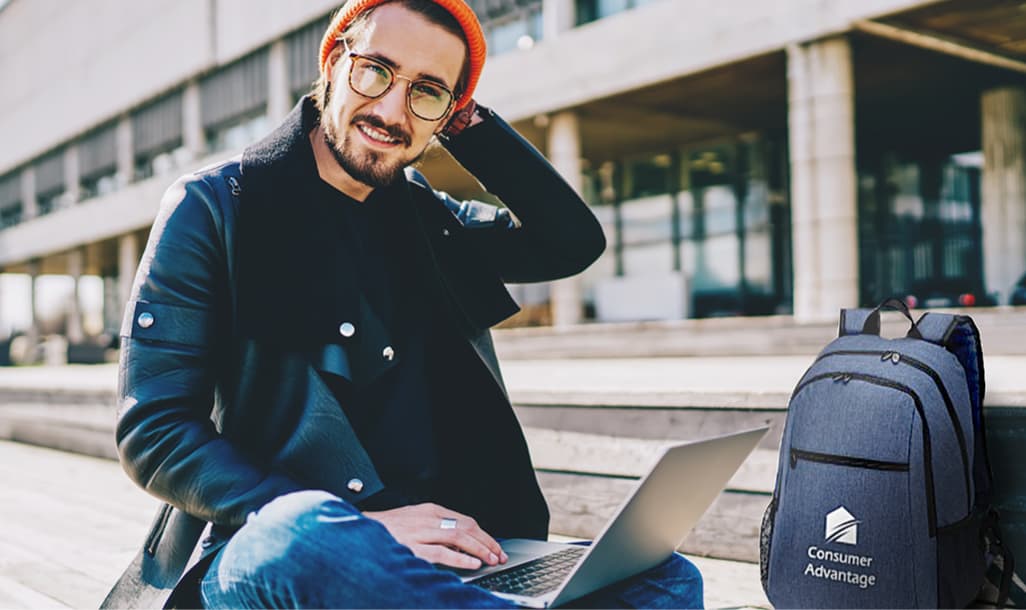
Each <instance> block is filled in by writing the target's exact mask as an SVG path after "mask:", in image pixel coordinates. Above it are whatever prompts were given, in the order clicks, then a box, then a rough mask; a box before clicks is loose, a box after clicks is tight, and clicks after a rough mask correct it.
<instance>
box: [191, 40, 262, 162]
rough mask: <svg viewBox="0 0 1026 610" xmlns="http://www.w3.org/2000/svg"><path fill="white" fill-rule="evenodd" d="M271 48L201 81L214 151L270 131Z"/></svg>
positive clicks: (205, 126)
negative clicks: (269, 52)
mask: <svg viewBox="0 0 1026 610" xmlns="http://www.w3.org/2000/svg"><path fill="white" fill-rule="evenodd" d="M267 56H268V53H267V49H262V50H260V51H257V52H256V53H253V54H251V55H249V56H248V57H245V58H243V59H240V60H239V61H237V62H235V63H233V64H231V65H229V66H227V67H225V68H222V69H221V70H219V71H218V72H216V73H214V74H212V75H210V76H208V77H206V78H205V79H203V80H202V81H200V104H201V106H200V114H201V115H202V120H203V129H204V131H205V132H206V136H207V148H208V150H209V151H211V152H218V151H222V150H229V149H232V148H237V147H240V146H244V145H246V144H249V143H250V142H252V141H253V140H255V139H257V138H258V137H259V136H261V135H263V134H264V133H265V132H266V131H267V129H266V128H267V122H266V121H267V119H266V113H267V87H268V84H267V69H268V68H267Z"/></svg>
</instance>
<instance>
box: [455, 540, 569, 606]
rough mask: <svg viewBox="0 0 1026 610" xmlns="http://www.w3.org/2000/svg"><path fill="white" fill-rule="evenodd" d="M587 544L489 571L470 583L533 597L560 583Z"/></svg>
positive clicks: (501, 591) (493, 589) (500, 591)
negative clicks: (504, 568) (499, 570)
mask: <svg viewBox="0 0 1026 610" xmlns="http://www.w3.org/2000/svg"><path fill="white" fill-rule="evenodd" d="M587 550H588V548H587V547H583V546H568V547H567V548H565V549H563V550H561V551H556V552H555V553H551V554H549V555H545V556H544V557H539V558H538V559H533V560H531V561H528V562H527V563H522V564H520V565H518V566H515V567H512V568H510V569H508V570H503V571H501V572H496V573H494V574H489V575H488V576H484V577H482V578H480V579H478V580H472V581H470V583H469V584H472V585H477V586H479V587H483V588H485V589H488V590H489V591H497V592H499V593H509V594H512V595H523V596H525V597H535V596H538V595H544V594H546V593H548V592H549V591H551V590H553V589H555V588H556V587H558V586H559V585H561V584H563V581H564V580H565V579H566V576H567V574H569V573H570V570H572V569H573V568H574V566H576V565H577V561H578V560H579V559H580V558H581V556H582V555H584V553H585V551H587Z"/></svg>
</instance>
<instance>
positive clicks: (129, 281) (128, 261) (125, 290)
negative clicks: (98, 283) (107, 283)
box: [118, 233, 139, 317]
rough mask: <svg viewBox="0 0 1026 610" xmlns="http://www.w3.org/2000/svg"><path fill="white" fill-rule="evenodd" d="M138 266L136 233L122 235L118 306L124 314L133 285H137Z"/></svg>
mask: <svg viewBox="0 0 1026 610" xmlns="http://www.w3.org/2000/svg"><path fill="white" fill-rule="evenodd" d="M138 266H139V240H138V239H137V238H136V236H135V233H128V234H126V235H122V236H121V237H119V238H118V306H119V307H120V311H122V312H123V311H124V307H125V304H126V303H128V299H129V298H130V297H131V296H132V285H133V284H134V283H135V272H136V269H137V268H138ZM122 315H123V314H122ZM119 317H121V315H119Z"/></svg>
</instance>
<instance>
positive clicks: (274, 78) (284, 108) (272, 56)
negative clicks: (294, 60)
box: [267, 39, 292, 125]
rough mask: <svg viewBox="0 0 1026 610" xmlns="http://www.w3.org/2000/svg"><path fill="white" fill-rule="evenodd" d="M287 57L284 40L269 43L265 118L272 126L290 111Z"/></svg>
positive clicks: (290, 96)
mask: <svg viewBox="0 0 1026 610" xmlns="http://www.w3.org/2000/svg"><path fill="white" fill-rule="evenodd" d="M288 62H289V57H288V49H287V48H286V46H285V40H284V39H281V40H276V41H274V42H273V43H271V49H270V52H269V53H268V56H267V71H268V74H267V87H268V91H267V116H268V118H269V119H270V120H271V124H272V125H277V124H278V123H280V122H281V121H282V119H284V118H285V117H286V116H288V114H289V110H291V109H292V94H291V91H289V65H288Z"/></svg>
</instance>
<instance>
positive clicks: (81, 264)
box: [68, 248, 85, 343]
mask: <svg viewBox="0 0 1026 610" xmlns="http://www.w3.org/2000/svg"><path fill="white" fill-rule="evenodd" d="M84 268H85V248H75V249H73V250H71V251H70V252H68V275H70V276H71V281H72V282H73V285H72V289H71V301H70V302H69V303H68V343H82V342H83V341H85V332H84V331H83V330H82V306H81V304H80V303H81V302H80V301H79V292H78V286H79V280H81V279H82V271H83V269H84Z"/></svg>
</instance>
